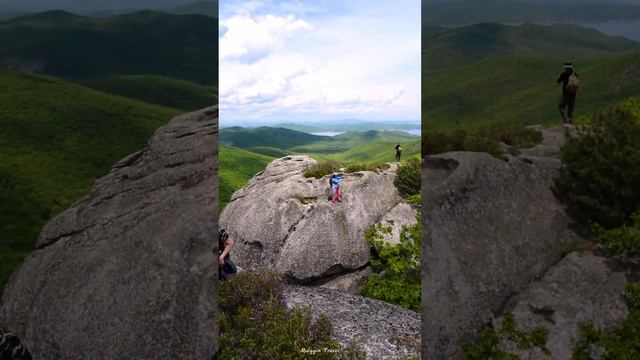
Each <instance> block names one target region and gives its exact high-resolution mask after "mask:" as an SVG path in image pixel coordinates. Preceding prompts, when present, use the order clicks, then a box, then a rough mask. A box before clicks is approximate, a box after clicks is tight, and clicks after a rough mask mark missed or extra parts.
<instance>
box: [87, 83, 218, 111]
mask: <svg viewBox="0 0 640 360" xmlns="http://www.w3.org/2000/svg"><path fill="white" fill-rule="evenodd" d="M80 83H81V84H83V85H86V86H88V87H90V88H93V89H96V90H100V91H102V92H105V93H108V94H113V95H120V96H124V97H128V98H131V99H136V100H141V101H144V102H147V103H150V104H155V105H160V106H166V107H170V108H175V109H181V110H187V111H192V110H198V109H202V108H205V107H207V106H211V105H213V104H214V103H216V102H217V89H216V87H214V86H203V85H198V84H196V83H193V82H190V81H186V80H180V79H174V78H169V77H164V76H153V75H128V76H109V77H103V78H96V79H89V80H83V81H80Z"/></svg>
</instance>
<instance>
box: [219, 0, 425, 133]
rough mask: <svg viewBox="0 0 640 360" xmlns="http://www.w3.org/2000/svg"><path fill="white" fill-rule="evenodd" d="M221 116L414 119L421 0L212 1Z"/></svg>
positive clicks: (229, 118)
mask: <svg viewBox="0 0 640 360" xmlns="http://www.w3.org/2000/svg"><path fill="white" fill-rule="evenodd" d="M219 36H220V42H219V44H220V59H219V61H220V81H219V92H220V121H221V122H222V123H224V124H225V125H231V124H232V123H233V122H239V121H241V122H246V121H269V120H274V121H276V120H277V121H282V120H286V121H305V120H311V121H313V120H323V119H334V120H335V119H347V118H350V119H363V120H369V121H376V120H403V121H407V120H416V121H417V120H419V119H420V99H421V97H420V66H421V64H420V0H381V1H370V0H366V1H365V0H350V1H348V0H342V1H337V0H317V1H295V0H291V1H270V0H256V1H234V0H228V1H227V0H222V1H220V31H219Z"/></svg>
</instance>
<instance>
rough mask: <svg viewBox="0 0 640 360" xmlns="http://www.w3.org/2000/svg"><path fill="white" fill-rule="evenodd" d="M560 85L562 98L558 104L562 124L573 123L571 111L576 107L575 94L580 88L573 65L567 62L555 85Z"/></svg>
mask: <svg viewBox="0 0 640 360" xmlns="http://www.w3.org/2000/svg"><path fill="white" fill-rule="evenodd" d="M560 83H562V97H561V98H560V102H559V104H558V108H559V110H560V115H561V116H562V123H563V124H571V123H572V122H573V110H574V108H575V106H576V94H577V93H578V87H580V79H579V78H578V73H576V72H575V71H574V70H573V64H572V63H571V62H569V61H567V62H565V63H564V71H563V72H562V73H561V74H560V77H558V81H557V84H560Z"/></svg>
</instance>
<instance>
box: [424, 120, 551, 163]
mask: <svg viewBox="0 0 640 360" xmlns="http://www.w3.org/2000/svg"><path fill="white" fill-rule="evenodd" d="M541 141H542V133H541V132H539V131H536V130H533V129H529V128H526V127H524V126H514V125H510V126H492V127H488V128H480V129H473V130H464V129H456V130H453V131H429V130H426V131H425V135H424V136H423V138H422V151H423V156H427V155H435V154H442V153H446V152H450V151H475V152H486V153H489V154H491V155H493V156H495V157H498V156H500V155H501V154H502V153H501V151H500V142H503V143H505V144H507V145H510V146H512V147H514V148H529V147H533V146H535V145H537V144H539V143H540V142H541Z"/></svg>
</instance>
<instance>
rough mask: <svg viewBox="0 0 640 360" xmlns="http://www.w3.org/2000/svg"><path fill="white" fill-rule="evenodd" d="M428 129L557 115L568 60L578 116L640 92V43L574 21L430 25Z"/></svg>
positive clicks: (425, 94)
mask: <svg viewBox="0 0 640 360" xmlns="http://www.w3.org/2000/svg"><path fill="white" fill-rule="evenodd" d="M425 32H427V33H428V34H429V35H427V36H425V37H424V38H423V41H424V42H423V66H424V67H425V69H424V70H423V81H422V84H423V85H422V89H423V91H422V109H423V129H440V130H450V129H454V128H473V127H484V126H487V125H500V124H503V125H505V124H549V123H554V122H555V123H557V122H558V121H559V114H558V110H557V103H558V99H559V97H560V92H561V88H560V86H559V85H557V84H556V80H557V78H558V76H559V74H560V72H561V71H562V64H563V63H564V61H565V60H567V59H568V60H571V61H572V62H573V63H574V64H575V66H576V71H577V72H578V74H579V75H580V78H581V82H582V84H581V88H580V90H579V93H578V100H577V104H576V115H578V116H580V115H588V114H589V113H591V112H593V111H595V110H597V109H601V108H603V107H607V106H609V105H610V104H612V103H615V102H618V101H621V100H623V99H625V98H627V97H629V96H634V95H638V94H640V44H638V43H636V42H633V41H630V40H626V39H623V38H617V37H610V36H606V35H603V34H601V33H599V32H597V31H594V30H590V29H584V28H581V27H577V26H573V25H557V26H541V25H530V24H524V25H517V26H516V25H509V26H507V25H499V24H478V25H472V26H467V27H460V28H453V29H444V28H437V27H427V28H426V29H425Z"/></svg>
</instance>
